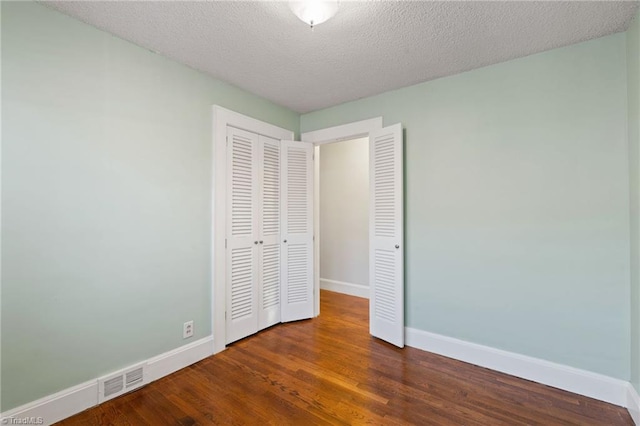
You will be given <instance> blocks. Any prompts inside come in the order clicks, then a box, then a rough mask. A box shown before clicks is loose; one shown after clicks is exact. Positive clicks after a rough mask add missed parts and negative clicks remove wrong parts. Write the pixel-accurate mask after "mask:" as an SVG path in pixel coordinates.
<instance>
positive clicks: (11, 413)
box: [0, 336, 214, 425]
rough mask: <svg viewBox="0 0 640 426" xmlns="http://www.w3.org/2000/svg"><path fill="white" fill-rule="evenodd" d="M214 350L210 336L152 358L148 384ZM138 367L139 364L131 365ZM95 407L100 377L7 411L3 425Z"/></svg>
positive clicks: (50, 418) (53, 418)
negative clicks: (11, 421)
mask: <svg viewBox="0 0 640 426" xmlns="http://www.w3.org/2000/svg"><path fill="white" fill-rule="evenodd" d="M213 347H214V345H213V336H208V337H205V338H202V339H200V340H197V341H195V342H193V343H190V344H188V345H184V346H181V347H179V348H177V349H174V350H171V351H168V352H165V353H163V354H161V355H158V356H156V357H154V358H150V359H148V360H147V361H146V362H147V364H148V365H147V378H146V380H145V381H147V384H148V383H151V382H152V381H155V380H158V379H160V378H162V377H165V376H168V375H169V374H171V373H174V372H176V371H178V370H180V369H182V368H184V367H187V366H189V365H191V364H194V363H196V362H198V361H201V360H203V359H204V358H207V357H208V356H211V355H212V354H213ZM143 362H144V361H143ZM137 364H140V363H139V362H137V363H135V364H132V365H137ZM96 405H98V378H95V379H93V380H90V381H88V382H84V383H81V384H79V385H76V386H73V387H70V388H67V389H64V390H62V391H60V392H56V393H54V394H52V395H49V396H45V397H44V398H40V399H38V400H36V401H33V402H30V403H28V404H25V405H22V406H20V407H16V408H14V409H12V410H8V411H5V412H4V413H2V414H0V423H1V424H12V423H10V422H9V421H8V420H6V419H11V418H13V419H16V420H18V421H19V420H21V419H24V418H26V417H28V418H30V419H31V418H33V419H36V420H39V419H42V424H44V425H50V424H53V423H56V422H59V421H60V420H63V419H66V418H68V417H71V416H73V415H74V414H77V413H79V412H81V411H84V410H86V409H88V408H91V407H94V406H96ZM5 420H6V422H5Z"/></svg>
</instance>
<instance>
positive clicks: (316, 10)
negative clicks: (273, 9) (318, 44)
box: [289, 0, 338, 28]
mask: <svg viewBox="0 0 640 426" xmlns="http://www.w3.org/2000/svg"><path fill="white" fill-rule="evenodd" d="M289 8H290V9H291V11H292V12H293V13H294V14H295V15H296V16H297V17H298V18H300V20H301V21H302V22H304V23H306V24H307V25H309V26H310V27H311V28H313V27H314V26H315V25H320V24H322V23H323V22H325V21H326V20H327V19H329V18H331V17H332V16H333V15H335V14H336V12H337V11H338V0H302V1H290V2H289Z"/></svg>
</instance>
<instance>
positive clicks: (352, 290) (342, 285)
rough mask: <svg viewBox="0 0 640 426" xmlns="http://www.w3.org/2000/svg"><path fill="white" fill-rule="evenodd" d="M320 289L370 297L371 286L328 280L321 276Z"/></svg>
mask: <svg viewBox="0 0 640 426" xmlns="http://www.w3.org/2000/svg"><path fill="white" fill-rule="evenodd" d="M320 289H322V290H329V291H335V292H336V293H343V294H348V295H351V296H356V297H363V298H365V299H368V298H369V290H370V289H369V287H368V286H366V285H362V284H354V283H347V282H344V281H336V280H328V279H326V278H320Z"/></svg>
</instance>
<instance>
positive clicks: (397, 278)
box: [369, 124, 404, 348]
mask: <svg viewBox="0 0 640 426" xmlns="http://www.w3.org/2000/svg"><path fill="white" fill-rule="evenodd" d="M369 170H370V173H369V182H370V184H369V283H370V285H371V297H370V299H369V311H370V313H369V315H370V333H371V335H373V336H374V337H377V338H380V339H382V340H385V341H387V342H389V343H391V344H393V345H396V346H398V347H401V348H402V347H404V226H403V215H404V212H403V194H404V184H403V147H402V125H401V124H394V125H393V126H389V127H385V128H383V129H380V130H375V131H373V132H371V133H370V134H369Z"/></svg>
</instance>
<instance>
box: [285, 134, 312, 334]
mask: <svg viewBox="0 0 640 426" xmlns="http://www.w3.org/2000/svg"><path fill="white" fill-rule="evenodd" d="M281 150H282V155H281V161H282V168H281V170H282V174H281V180H282V185H281V191H282V192H281V197H280V198H281V214H282V228H281V235H282V241H283V243H282V252H281V253H282V261H281V262H282V263H281V264H282V267H281V291H280V294H281V306H282V308H281V319H282V321H296V320H300V319H306V318H311V317H312V316H313V305H314V300H313V160H312V155H313V145H312V144H310V143H305V142H292V141H282V145H281Z"/></svg>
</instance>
